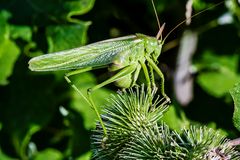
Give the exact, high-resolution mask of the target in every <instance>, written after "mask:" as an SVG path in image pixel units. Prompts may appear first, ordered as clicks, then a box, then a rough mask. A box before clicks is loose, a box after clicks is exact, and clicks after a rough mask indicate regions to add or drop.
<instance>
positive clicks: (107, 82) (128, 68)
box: [87, 65, 136, 137]
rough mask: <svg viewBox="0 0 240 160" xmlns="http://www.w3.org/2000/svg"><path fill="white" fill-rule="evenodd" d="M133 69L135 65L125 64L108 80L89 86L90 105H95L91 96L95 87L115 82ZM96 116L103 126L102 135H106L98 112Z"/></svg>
mask: <svg viewBox="0 0 240 160" xmlns="http://www.w3.org/2000/svg"><path fill="white" fill-rule="evenodd" d="M135 69H136V66H135V65H130V66H127V67H125V68H123V69H122V70H120V71H119V72H118V73H117V74H115V75H114V76H112V77H111V78H109V79H108V80H106V81H104V82H102V83H100V84H98V85H96V86H94V87H93V88H89V89H88V92H87V93H88V99H89V102H90V103H91V105H92V106H93V107H94V108H96V105H95V103H94V101H93V98H92V96H91V94H92V92H93V91H95V90H97V89H99V88H101V87H103V86H105V85H107V84H109V83H112V82H115V81H117V80H119V79H121V78H123V77H124V76H126V75H128V74H131V73H132V72H133V71H134V70H135ZM98 116H99V120H100V124H101V126H102V128H103V132H104V135H105V136H106V137H107V130H106V128H105V126H104V124H103V122H102V119H101V118H100V115H99V114H98Z"/></svg>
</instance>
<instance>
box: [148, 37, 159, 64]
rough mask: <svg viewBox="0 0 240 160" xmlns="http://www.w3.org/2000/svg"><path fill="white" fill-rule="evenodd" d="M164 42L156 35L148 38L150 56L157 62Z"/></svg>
mask: <svg viewBox="0 0 240 160" xmlns="http://www.w3.org/2000/svg"><path fill="white" fill-rule="evenodd" d="M162 46H163V42H162V41H161V40H158V39H156V38H155V37H149V38H148V39H147V40H146V45H145V49H146V52H147V53H148V54H149V55H150V57H151V58H152V59H153V60H154V61H155V62H156V61H157V59H158V57H159V55H160V54H161V50H162Z"/></svg>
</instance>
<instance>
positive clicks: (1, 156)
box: [0, 148, 16, 160]
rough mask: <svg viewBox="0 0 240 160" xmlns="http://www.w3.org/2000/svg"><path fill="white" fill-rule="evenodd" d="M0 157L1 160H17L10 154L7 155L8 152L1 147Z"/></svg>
mask: <svg viewBox="0 0 240 160" xmlns="http://www.w3.org/2000/svg"><path fill="white" fill-rule="evenodd" d="M0 159H1V160H16V159H14V158H10V157H9V156H7V155H6V154H4V153H3V152H2V150H1V148H0Z"/></svg>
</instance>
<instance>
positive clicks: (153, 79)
mask: <svg viewBox="0 0 240 160" xmlns="http://www.w3.org/2000/svg"><path fill="white" fill-rule="evenodd" d="M148 68H149V72H150V80H151V85H152V88H156V84H155V77H154V72H153V67H152V66H151V65H150V64H149V63H148Z"/></svg>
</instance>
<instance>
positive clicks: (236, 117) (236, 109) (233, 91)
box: [230, 83, 240, 131]
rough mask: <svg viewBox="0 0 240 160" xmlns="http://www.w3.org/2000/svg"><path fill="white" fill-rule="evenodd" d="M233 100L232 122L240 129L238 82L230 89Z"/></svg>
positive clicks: (239, 88)
mask: <svg viewBox="0 0 240 160" xmlns="http://www.w3.org/2000/svg"><path fill="white" fill-rule="evenodd" d="M230 93H231V96H232V98H233V101H234V113H233V124H234V126H235V127H236V128H237V129H238V130H239V131H240V83H237V84H236V85H235V86H234V88H232V89H231V90H230Z"/></svg>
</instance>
